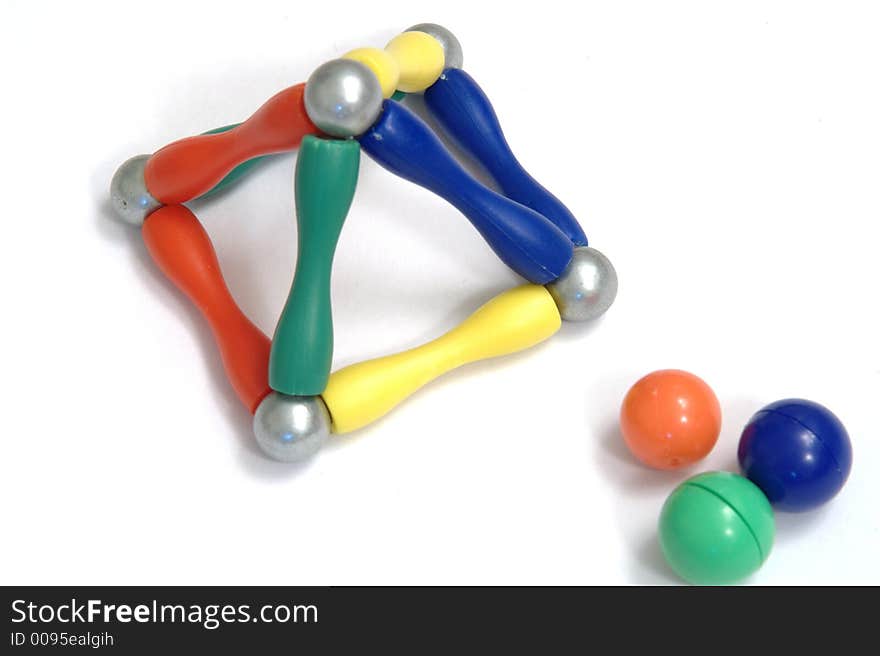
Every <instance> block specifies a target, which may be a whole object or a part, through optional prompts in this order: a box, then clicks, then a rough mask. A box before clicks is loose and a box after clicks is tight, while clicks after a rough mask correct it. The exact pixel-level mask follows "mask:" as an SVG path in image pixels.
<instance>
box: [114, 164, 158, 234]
mask: <svg viewBox="0 0 880 656" xmlns="http://www.w3.org/2000/svg"><path fill="white" fill-rule="evenodd" d="M149 159H150V155H138V156H137V157H132V158H131V159H129V160H126V161H125V162H123V164H122V166H120V167H119V168H118V169H116V173H114V174H113V180H111V181H110V199H111V201H112V203H113V209H114V210H116V214H117V216H119V218H120V219H122V220H123V221H124V222H125V223H130V224H131V225H134V226H141V225H143V223H144V219H146V218H147V217H148V216H149V215H150V214H151V213H152V212H153V211H155V210H157V209H159V208H160V207H162V203H160V202H159V201H158V200H156V199H155V198H153V196H152V194H150V192H149V191H147V183H146V182H145V181H144V167H145V166H146V165H147V160H149Z"/></svg>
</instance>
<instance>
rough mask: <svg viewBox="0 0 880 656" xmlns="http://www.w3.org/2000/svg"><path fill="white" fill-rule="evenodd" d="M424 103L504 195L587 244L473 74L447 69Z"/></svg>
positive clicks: (432, 87)
mask: <svg viewBox="0 0 880 656" xmlns="http://www.w3.org/2000/svg"><path fill="white" fill-rule="evenodd" d="M425 105H426V106H427V107H428V109H429V110H430V112H431V114H433V115H434V117H435V118H436V119H437V122H438V123H439V124H440V125H441V126H442V127H443V129H444V130H445V131H446V133H447V134H448V135H449V136H450V137H451V138H452V139H453V141H455V142H456V143H457V144H458V145H459V146H460V147H461V148H462V149H463V150H464V151H465V152H467V153H468V154H470V155H471V156H472V157H473V158H474V159H476V160H477V161H478V162H479V163H480V164H481V165H482V166H483V167H484V168H485V169H486V171H487V172H488V173H489V175H491V176H492V178H493V179H494V180H495V182H496V183H497V184H498V186H499V187H500V188H501V190H502V191H503V192H504V195H505V196H507V197H508V198H510V199H512V200H515V201H516V202H517V203H522V204H523V205H525V206H526V207H530V208H532V209H533V210H535V211H536V212H538V213H539V214H542V215H544V216H545V217H547V218H548V219H550V221H552V222H553V223H554V225H556V226H557V227H558V228H559V229H560V230H562V232H564V233H565V234H566V235H567V236H568V238H569V239H571V241H572V242H573V243H574V245H575V246H586V245H587V236H586V235H585V234H584V230H583V228H581V226H580V224H579V223H578V221H577V219H576V218H574V215H573V214H572V213H571V212H570V211H569V209H568V208H567V207H566V206H565V205H563V204H562V203H561V202H560V201H559V199H558V198H556V196H554V195H553V194H551V193H550V192H549V191H547V190H546V189H544V187H542V186H541V185H540V184H539V183H538V181H537V180H535V179H534V178H533V177H532V176H531V175H529V173H528V172H527V171H526V170H525V169H524V168H523V167H522V165H521V164H520V163H519V161H517V159H516V157H515V156H514V154H513V151H511V149H510V146H509V145H508V144H507V139H505V137H504V132H502V130H501V124H500V123H499V122H498V117H497V116H496V115H495V110H494V109H493V108H492V103H490V102H489V98H487V97H486V94H485V93H483V90H482V89H481V88H480V86H479V85H478V84H477V83H476V82H475V81H474V79H473V78H472V77H471V76H470V75H468V74H467V73H465V72H464V71H463V70H461V69H456V68H450V69H447V70H445V71H444V72H443V75H441V76H440V79H438V80H437V81H436V82H435V83H434V84H433V85H432V86H430V87H429V88H428V89H427V90H425ZM571 154H573V155H574V154H575V153H571Z"/></svg>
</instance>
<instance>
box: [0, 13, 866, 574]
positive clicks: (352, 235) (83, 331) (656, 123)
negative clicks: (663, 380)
mask: <svg viewBox="0 0 880 656" xmlns="http://www.w3.org/2000/svg"><path fill="white" fill-rule="evenodd" d="M308 4H309V3H294V2H289V1H288V2H278V3H267V2H249V3H246V6H241V3H234V4H233V3H221V2H211V3H203V4H201V6H198V7H196V6H190V4H189V3H182V2H152V3H148V4H144V3H141V4H139V5H136V6H135V5H132V6H128V5H127V4H126V3H113V2H103V3H87V4H86V5H84V6H80V5H79V4H75V5H74V4H71V3H63V2H55V3H50V5H49V6H48V7H47V6H40V5H38V3H28V2H5V3H3V8H2V9H0V59H2V61H4V62H6V64H5V65H4V73H3V96H4V100H3V103H2V106H0V115H2V123H3V125H4V128H5V129H4V135H3V140H2V151H3V154H2V157H0V167H2V168H0V179H2V180H3V196H4V202H3V214H4V232H3V239H2V240H0V267H2V285H3V288H2V292H3V299H4V307H5V320H4V322H3V325H4V327H3V339H2V342H0V343H2V347H0V348H2V354H0V356H2V357H0V363H2V365H0V369H2V372H3V375H2V385H3V390H2V398H3V400H4V408H5V412H4V415H5V421H4V425H3V427H2V433H3V438H2V445H3V446H2V449H3V450H2V456H0V499H2V500H0V521H2V526H3V529H2V530H3V537H2V540H0V582H2V583H39V584H49V583H71V584H78V583H79V584H81V583H93V584H122V583H156V584H158V583H173V584H196V583H211V584H219V583H238V584H244V583H253V584H271V583H278V584H281V583H283V584H342V583H349V584H369V583H376V584H392V583H400V584H414V583H441V584H446V583H478V584H488V583H498V584H509V583H528V584H533V583H535V584H537V583H561V584H569V583H587V584H591V583H667V582H674V581H675V579H674V578H673V577H672V576H671V575H670V573H669V572H668V571H667V570H666V569H665V566H664V565H663V563H662V559H661V558H660V557H659V555H658V553H657V550H656V545H655V543H654V539H655V538H654V535H655V522H656V517H657V514H658V511H659V508H660V506H661V505H662V503H663V500H664V498H665V496H666V495H667V494H668V492H669V491H671V489H672V488H673V486H674V485H675V484H676V483H677V482H678V481H680V480H682V479H683V478H685V477H686V475H688V474H693V473H696V472H698V471H701V470H704V469H712V468H732V467H735V450H736V443H737V439H738V435H739V431H740V430H741V428H742V426H743V425H744V423H745V421H746V420H747V419H748V417H749V416H750V415H751V413H752V412H753V411H755V410H757V409H758V408H759V407H760V406H762V405H763V404H765V403H768V402H770V401H773V400H776V399H778V398H783V397H788V396H803V397H807V398H811V399H815V400H818V401H820V402H822V403H825V404H827V405H828V406H830V407H831V408H833V409H834V410H835V411H836V412H837V413H838V414H839V415H840V417H841V418H842V419H843V420H844V422H845V423H846V425H847V426H848V428H849V430H850V432H851V435H852V437H853V440H854V449H855V465H854V468H853V473H852V477H851V478H850V481H849V484H848V485H847V487H846V489H845V491H844V492H843V493H842V494H841V496H839V497H838V499H837V500H835V501H834V502H833V503H832V504H831V505H830V506H828V507H826V508H825V509H824V510H821V511H819V512H815V513H812V514H809V515H802V516H779V518H778V537H777V544H776V547H775V549H774V552H773V553H772V555H771V557H770V559H769V560H768V562H767V563H766V564H765V566H764V568H763V569H762V570H761V571H760V572H759V573H758V574H757V575H756V576H754V577H753V578H752V579H751V581H752V582H755V583H762V584H783V583H795V584H800V583H874V584H877V583H880V567H878V559H877V553H878V549H880V533H878V527H880V514H878V512H877V494H878V493H877V487H876V472H877V468H878V467H880V446H878V444H880V440H878V430H880V412H878V398H880V347H878V342H880V310H878V291H877V284H878V280H880V258H878V257H877V245H876V244H877V241H878V238H880V229H878V221H880V196H878V194H877V185H878V180H880V156H878V153H880V120H878V117H880V93H878V85H877V74H878V65H880V39H878V38H877V35H878V33H880V20H878V14H877V8H876V5H875V4H874V3H871V2H861V3H855V2H826V3H802V2H791V3H773V2H737V3H732V4H727V3H725V5H724V7H722V6H721V3H704V2H696V1H695V2H676V3H662V6H661V3H652V2H641V3H636V2H614V3H611V2H608V3H592V2H585V3H572V2H570V1H568V0H566V1H565V2H561V3H554V2H547V1H544V2H539V3H535V4H531V5H528V9H525V8H516V9H512V8H511V7H513V6H514V5H513V4H511V3H505V4H504V6H505V7H508V8H507V9H505V10H504V11H503V15H502V16H499V15H498V14H497V13H496V11H497V10H496V9H491V8H489V7H488V6H484V4H486V5H488V4H489V3H475V2H449V1H447V2H443V3H439V6H438V5H437V4H431V3H413V2H386V3H381V8H379V6H380V5H379V4H378V3H367V2H341V1H337V2H332V3H314V6H304V5H308ZM224 5H229V6H224ZM517 7H520V5H517ZM425 20H431V21H436V22H440V23H443V24H446V25H447V26H449V27H450V28H451V29H452V30H453V31H454V32H455V33H456V34H457V35H458V36H459V37H460V39H461V41H462V44H463V46H464V51H465V66H466V68H467V70H468V71H470V72H471V73H472V74H473V75H474V76H475V77H476V78H477V79H478V80H479V81H480V82H481V84H482V85H483V86H484V88H485V89H486V91H487V93H488V94H489V96H490V97H491V98H492V101H493V103H494V105H495V107H496V109H497V110H498V113H499V115H500V117H501V119H502V123H503V125H504V127H505V130H506V132H507V134H508V137H509V139H510V141H511V144H512V146H513V148H514V150H515V151H516V152H517V153H518V154H519V156H520V158H521V159H522V161H523V162H524V163H525V164H526V166H527V167H528V168H529V169H530V170H531V171H532V172H533V173H534V174H535V175H536V177H538V178H539V179H540V180H541V181H543V182H544V183H545V184H546V185H547V186H548V187H549V188H551V189H552V190H553V191H554V192H555V193H556V194H557V195H558V196H560V197H561V198H562V199H563V200H564V201H565V202H567V203H568V204H569V205H570V207H571V208H572V210H573V211H574V212H575V213H576V214H577V215H578V216H579V217H581V219H582V222H583V224H584V226H585V227H586V230H587V233H588V234H589V236H590V238H591V242H592V243H593V244H594V245H595V246H596V247H598V248H599V249H600V250H602V251H604V252H605V253H606V254H607V255H608V256H609V257H610V258H611V260H612V261H613V262H614V263H615V264H616V266H617V268H618V271H619V275H620V295H619V297H618V300H617V303H616V305H615V306H614V307H613V308H612V310H611V311H610V312H609V314H608V315H607V317H606V318H605V320H603V321H602V322H600V323H599V324H598V325H596V326H593V327H590V328H587V329H586V330H584V329H578V328H577V327H574V326H565V327H564V328H563V330H562V331H561V334H560V335H558V336H557V337H555V338H554V339H552V340H550V341H549V342H548V343H546V344H544V345H542V346H540V347H538V348H536V349H534V350H532V351H530V352H527V353H524V354H520V355H516V356H514V357H510V358H507V359H502V360H498V361H495V362H491V363H484V364H479V365H476V366H472V367H469V368H467V369H465V370H461V371H459V372H456V373H454V374H452V375H449V376H447V377H446V378H444V379H442V380H440V381H438V382H436V383H435V384H433V385H431V386H430V387H429V388H427V389H425V390H423V391H422V392H421V393H419V394H417V395H416V397H415V398H413V399H411V400H410V401H408V402H407V403H406V404H405V405H403V406H401V407H400V408H398V409H397V410H396V411H395V412H393V413H392V414H390V415H389V416H388V417H386V418H385V419H384V420H383V421H381V422H380V423H378V424H376V425H374V426H372V427H369V428H367V429H366V430H363V431H362V432H361V433H359V434H357V435H355V436H352V437H347V438H342V439H337V440H336V442H337V444H336V445H334V446H332V447H330V448H327V449H325V451H324V452H323V453H321V454H320V455H319V457H318V458H317V459H316V460H315V461H314V462H313V463H311V464H310V465H308V466H305V467H300V468H296V467H290V466H287V465H283V464H277V463H273V462H269V461H267V460H266V459H264V458H263V457H262V456H261V455H260V454H259V453H258V452H257V451H256V449H255V447H254V445H253V443H252V437H251V429H250V418H249V416H248V415H247V413H245V412H244V411H243V410H242V408H241V407H240V406H239V404H238V401H237V400H236V398H235V396H234V395H233V393H232V391H231V389H230V386H229V385H228V383H227V382H226V380H225V379H224V377H223V373H222V370H221V367H220V364H219V361H218V357H217V353H216V350H215V348H214V345H213V342H212V339H211V336H210V333H209V331H208V330H207V328H206V326H205V324H204V323H203V322H202V321H201V318H200V317H199V316H198V315H197V313H196V312H195V311H194V310H193V309H192V308H191V307H190V305H189V304H188V302H187V301H186V300H185V299H184V298H183V297H182V296H181V295H180V294H179V293H178V292H177V291H176V290H175V289H174V288H173V287H172V286H171V285H170V284H168V283H167V282H166V281H165V279H164V278H163V277H162V275H161V274H160V273H158V272H157V270H156V269H155V268H154V267H153V266H152V264H151V262H150V260H149V257H148V256H147V254H146V252H145V250H144V248H143V246H142V244H141V243H140V238H139V234H138V231H137V230H135V229H131V228H130V227H127V226H124V225H121V224H117V223H115V222H113V221H112V220H111V216H110V213H109V211H108V204H107V186H108V183H109V180H110V177H111V176H112V174H113V171H114V170H115V168H116V166H117V165H118V164H119V163H120V162H122V161H123V160H124V159H126V158H127V157H129V156H131V155H133V154H137V153H142V152H151V151H152V150H155V149H157V148H159V147H160V146H162V145H164V144H165V143H167V142H169V141H172V140H174V139H176V138H178V137H181V136H185V135H188V134H191V133H197V132H200V131H203V130H206V129H209V128H212V127H216V126H219V125H224V124H226V123H229V122H232V121H236V120H242V119H244V118H245V117H247V116H248V115H249V114H250V113H251V112H252V111H253V110H254V109H255V108H256V107H258V106H259V105H260V104H261V103H262V102H263V101H264V100H265V99H267V98H268V97H269V96H271V95H272V94H274V93H275V92H276V91H278V90H280V89H282V88H284V87H285V86H288V85H290V84H293V83H296V82H299V81H301V80H304V79H305V78H306V76H307V75H308V74H309V72H310V71H311V70H312V69H313V68H314V67H315V66H317V65H318V64H320V63H321V62H322V61H324V60H326V59H328V58H331V57H333V56H336V55H339V54H341V53H343V52H345V51H346V50H348V49H350V48H352V47H355V46H360V45H376V46H381V45H382V44H384V43H385V41H386V40H387V39H389V38H390V37H392V36H394V35H395V34H396V33H397V32H398V31H399V30H401V29H403V28H405V27H407V26H408V25H411V24H413V23H417V22H422V21H425ZM294 161H295V159H294V156H292V155H289V156H284V157H281V158H279V159H277V160H276V161H274V162H272V163H271V164H269V165H268V166H265V167H264V168H263V169H262V170H261V171H260V172H259V174H258V175H255V176H254V177H252V178H250V179H248V180H247V181H246V182H244V183H243V184H241V185H239V186H238V187H237V188H236V189H235V190H234V191H232V192H230V193H227V194H225V195H224V196H222V198H218V199H216V200H215V201H212V202H210V203H203V204H199V205H198V206H197V208H196V209H197V212H198V215H199V217H200V218H201V219H202V221H203V222H204V224H205V225H206V227H207V229H208V231H209V233H210V234H211V236H212V238H213V239H214V242H215V246H216V248H217V251H218V253H219V257H220V261H221V263H222V265H223V270H224V273H225V275H226V277H227V279H228V282H229V285H230V288H231V289H232V292H233V294H234V296H235V297H236V299H238V301H239V302H240V304H241V305H242V307H243V308H244V310H245V311H246V312H247V313H248V314H249V315H250V316H251V317H253V319H254V321H255V322H256V323H257V324H258V325H259V326H260V327H261V328H262V329H264V330H265V331H267V332H269V333H271V332H272V330H273V328H274V321H275V319H276V316H277V314H278V312H279V310H280V308H281V306H282V304H283V302H284V299H285V297H286V294H287V290H288V287H289V284H290V278H291V274H292V271H293V266H294V256H295V248H296V238H295V234H294V233H295V230H294V224H293V194H292V172H293V167H294ZM516 282H517V279H516V277H515V276H514V274H512V273H510V272H509V271H507V270H506V268H505V267H504V266H503V265H502V264H501V263H500V262H499V261H498V260H497V258H496V257H495V256H494V255H493V254H492V253H491V251H490V250H489V249H488V247H487V246H486V245H485V244H484V243H483V241H482V240H481V239H480V238H479V236H478V235H477V234H476V233H475V232H474V231H473V229H472V228H471V227H470V225H469V224H468V223H467V221H465V220H464V219H463V218H462V217H461V216H459V215H458V214H457V213H456V211H455V210H453V209H452V208H451V207H450V206H448V205H446V204H445V203H444V202H442V201H441V200H439V199H437V198H436V197H434V196H432V195H431V194H430V193H428V192H426V191H424V190H422V189H420V188H417V187H415V186H414V185H411V184H409V183H407V182H404V181H402V180H399V179H396V178H395V177H394V176H392V175H391V174H389V173H387V172H385V171H384V170H382V169H380V168H379V167H378V166H377V165H375V164H374V163H373V162H371V161H369V160H368V159H367V158H366V157H364V159H363V163H362V172H361V180H360V186H359V189H358V192H357V196H356V198H355V203H354V207H353V209H352V211H351V214H350V216H349V219H348V222H347V224H346V227H345V230H344V231H343V234H342V238H341V241H340V244H339V249H338V252H337V257H336V266H335V271H334V278H333V301H334V308H335V320H336V344H337V348H336V355H335V366H337V367H338V366H342V365H346V364H350V363H352V362H356V361H358V360H361V359H364V358H367V357H373V356H377V355H381V354H385V353H388V352H391V351H396V350H399V349H403V348H405V347H410V346H412V345H415V344H417V343H419V342H421V341H423V340H425V339H428V338H430V337H432V336H435V335H437V334H439V332H440V331H442V330H444V329H447V328H449V327H451V326H453V325H454V324H455V323H456V322H457V321H459V320H460V319H462V318H463V317H465V316H466V315H467V314H468V313H469V312H470V311H472V310H473V309H475V308H476V307H477V306H478V305H479V304H480V303H481V302H483V301H484V300H486V299H488V298H490V297H491V296H492V295H494V294H495V293H497V292H500V291H501V290H503V289H505V288H507V287H509V286H511V285H513V284H515V283H516ZM662 367H678V368H684V369H688V370H691V371H693V372H695V373H697V374H699V375H701V376H703V377H704V378H705V379H706V380H707V381H708V382H709V383H710V384H711V385H712V386H713V387H714V389H715V391H716V393H717V394H718V397H719V399H720V400H721V403H722V407H723V410H724V426H723V432H722V436H721V439H720V441H719V444H718V446H717V447H716V449H715V450H714V452H713V453H712V454H711V455H710V457H709V458H707V460H706V461H705V462H704V463H701V464H700V465H699V466H698V467H695V468H693V469H692V470H690V471H688V472H680V473H674V474H664V473H656V472H652V471H648V470H646V469H644V468H643V467H641V466H638V465H636V464H634V463H633V461H632V460H631V458H629V457H628V455H627V453H626V452H625V450H624V449H623V447H622V446H621V442H620V439H619V438H618V436H617V434H616V431H615V424H616V414H617V410H618V406H619V403H620V400H621V399H622V396H623V394H624V393H625V391H626V389H627V387H628V386H629V385H630V384H631V383H632V382H634V381H635V380H636V379H637V378H638V377H640V376H641V375H643V374H645V373H647V372H649V371H651V370H653V369H657V368H662Z"/></svg>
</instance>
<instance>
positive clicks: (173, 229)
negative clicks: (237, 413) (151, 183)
mask: <svg viewBox="0 0 880 656" xmlns="http://www.w3.org/2000/svg"><path fill="white" fill-rule="evenodd" d="M142 234H143V236H144V243H145V244H146V245H147V250H148V251H149V252H150V255H151V256H152V257H153V260H154V261H155V262H156V264H157V265H158V266H159V268H160V269H161V270H162V272H163V273H164V274H165V275H166V276H168V278H169V279H170V280H171V281H172V282H173V283H174V284H175V285H177V287H179V288H180V290H181V291H182V292H183V293H184V294H186V295H187V296H189V297H190V299H192V301H193V303H195V305H196V307H198V308H199V310H200V311H201V312H202V314H203V315H204V316H205V318H206V319H207V320H208V323H209V324H210V325H211V330H213V332H214V338H215V339H216V340H217V346H218V347H220V357H221V358H222V360H223V366H224V367H225V368H226V376H227V377H228V378H229V382H230V383H232V386H233V387H234V388H235V393H236V394H238V398H239V399H241V402H242V403H244V405H245V407H247V409H248V410H249V411H250V412H251V413H253V412H255V411H256V409H257V406H258V405H259V404H260V401H262V400H263V397H264V396H266V395H267V394H268V393H269V371H268V370H269V350H270V346H271V344H270V342H269V338H268V337H266V336H265V335H264V334H263V333H262V332H261V331H260V329H259V328H257V327H256V326H255V325H254V324H253V323H251V321H250V320H249V319H248V318H247V317H246V316H245V315H244V313H243V312H242V311H241V309H240V308H239V307H238V305H236V303H235V301H234V300H233V298H232V295H231V294H230V293H229V289H228V288H227V287H226V282H225V281H224V280H223V275H222V274H221V273H220V263H219V262H218V261H217V254H216V253H215V252H214V246H213V245H212V244H211V239H210V238H209V237H208V233H207V232H205V229H204V228H203V227H202V224H201V223H199V220H198V219H197V218H196V216H195V214H193V213H192V212H190V211H189V210H188V209H187V208H185V207H183V206H182V205H168V206H166V207H162V208H159V209H158V210H156V211H155V212H153V213H152V214H150V216H148V217H147V220H146V221H144V225H143V228H142Z"/></svg>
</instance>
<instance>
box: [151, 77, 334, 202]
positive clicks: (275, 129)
mask: <svg viewBox="0 0 880 656" xmlns="http://www.w3.org/2000/svg"><path fill="white" fill-rule="evenodd" d="M304 89H305V84H297V85H295V86H292V87H290V88H288V89H285V90H284V91H281V92H279V93H277V94H275V95H274V96H272V97H271V98H270V99H269V100H267V101H266V103H265V104H264V105H263V106H262V107H260V108H259V109H258V110H257V111H256V113H255V114H254V115H253V116H251V117H250V118H249V119H248V120H246V121H245V122H244V123H242V124H241V125H239V126H238V127H235V128H233V129H232V130H229V131H227V132H220V133H217V134H200V135H198V136H196V137H187V138H186V139H181V140H179V141H175V142H174V143H171V144H168V145H167V146H165V147H164V148H162V149H160V150H158V151H156V152H155V153H153V156H152V157H150V159H149V160H148V161H147V166H146V169H145V171H144V180H145V182H146V183H147V189H148V190H149V191H150V194H152V195H153V197H154V198H156V199H157V200H159V201H161V202H162V203H164V204H166V205H174V204H176V203H185V202H186V201H188V200H191V199H193V198H195V197H196V196H201V195H202V194H204V193H205V192H207V191H209V190H210V189H211V188H213V187H214V185H216V184H217V183H218V182H220V181H221V180H222V179H223V178H224V176H225V175H226V174H227V173H229V172H230V171H231V170H232V169H234V168H235V167H236V166H237V165H239V164H241V163H242V162H244V161H247V160H249V159H251V158H253V157H258V156H260V155H269V154H271V153H280V152H283V151H285V150H292V149H293V148H296V147H297V146H298V145H299V142H300V141H302V138H303V137H304V136H306V135H307V134H313V133H316V132H318V128H316V127H315V126H314V124H313V123H312V122H311V121H310V120H309V117H308V115H307V114H306V107H305V103H304V102H303V90H304Z"/></svg>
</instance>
